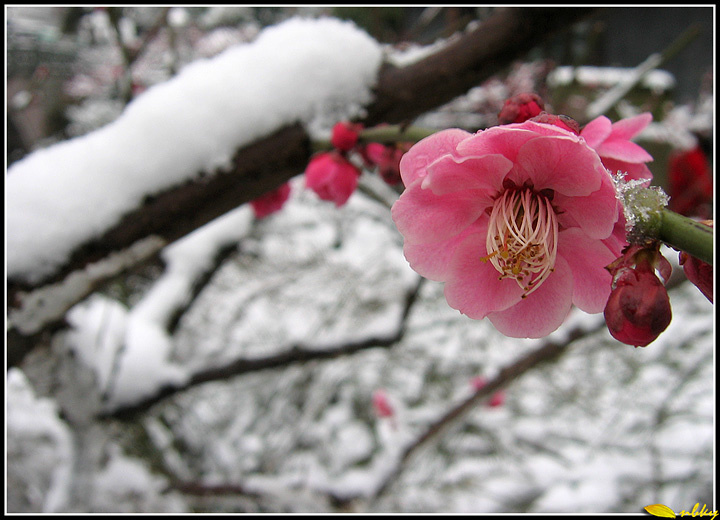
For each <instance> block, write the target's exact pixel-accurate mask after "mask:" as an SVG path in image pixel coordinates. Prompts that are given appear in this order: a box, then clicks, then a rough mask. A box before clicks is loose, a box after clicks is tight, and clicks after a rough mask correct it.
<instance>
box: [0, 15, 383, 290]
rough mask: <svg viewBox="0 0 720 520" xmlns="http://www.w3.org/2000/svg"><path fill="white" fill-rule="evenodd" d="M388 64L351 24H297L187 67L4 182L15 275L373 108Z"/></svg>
mask: <svg viewBox="0 0 720 520" xmlns="http://www.w3.org/2000/svg"><path fill="white" fill-rule="evenodd" d="M381 59H382V48H381V46H380V44H378V43H377V42H376V41H375V40H373V39H372V38H371V37H370V36H368V35H367V34H366V33H364V32H362V31H361V30H359V29H358V28H356V26H354V25H352V24H351V23H349V22H342V21H339V20H336V19H332V18H321V19H303V18H293V19H290V20H288V21H286V22H283V23H281V24H279V25H276V26H273V27H270V28H268V29H266V30H265V31H263V32H262V33H261V34H260V35H259V37H258V38H257V40H255V41H254V42H253V43H250V44H241V45H237V46H234V47H231V48H229V49H227V50H226V51H224V52H223V53H221V54H220V55H218V56H216V57H214V58H211V59H207V60H200V61H197V62H193V63H191V64H189V65H188V66H186V67H185V68H184V69H182V70H181V72H180V73H179V74H178V75H177V76H176V77H175V78H173V79H172V80H170V81H167V82H166V83H162V84H159V85H157V86H155V87H153V88H151V89H149V90H148V91H146V92H145V93H143V94H142V95H140V96H139V97H138V98H136V99H135V100H134V101H133V102H131V103H130V104H129V105H128V106H127V108H126V110H125V111H124V112H123V114H122V115H121V116H120V117H119V118H118V119H117V120H115V121H114V122H112V123H110V124H108V125H107V126H105V127H103V128H101V129H99V130H97V131H95V132H92V133H90V134H87V135H84V136H81V137H77V138H74V139H71V140H69V141H65V142H63V143H59V144H57V145H54V146H51V147H49V148H46V149H43V150H39V151H36V152H35V153H33V154H31V155H29V156H28V157H26V158H24V159H23V160H21V161H18V162H17V163H15V164H13V165H12V167H11V168H9V170H8V174H7V179H6V218H7V255H8V256H7V265H8V272H7V274H8V277H11V278H22V279H25V280H27V281H29V282H33V281H37V280H38V279H41V278H42V277H43V276H46V275H48V274H50V273H52V272H53V270H54V269H56V268H57V267H58V266H59V265H62V264H63V262H65V260H66V259H67V257H68V255H69V254H70V253H71V252H72V251H73V249H74V248H75V247H76V246H77V245H78V244H81V243H83V242H85V241H87V240H90V239H92V238H95V237H98V236H100V235H102V233H103V232H104V231H105V230H106V229H108V228H109V227H111V226H112V225H113V224H115V223H116V222H118V220H119V219H120V218H121V217H122V215H123V214H125V213H126V212H128V211H130V210H132V209H134V208H136V207H138V206H139V205H140V204H141V203H142V201H143V199H144V197H145V196H147V195H150V194H154V193H157V192H160V191H162V190H166V189H168V188H171V187H173V186H176V185H179V184H182V183H183V182H185V181H187V180H189V179H192V178H194V177H195V176H197V175H198V174H199V173H201V172H206V173H207V172H213V171H215V170H216V169H218V168H222V167H223V166H224V165H226V164H227V163H228V161H229V160H230V158H231V157H232V154H233V153H234V152H235V151H236V150H237V149H238V148H239V147H241V146H243V145H245V144H248V143H250V142H252V141H254V140H256V139H258V138H261V137H263V136H265V135H268V134H270V133H271V132H273V131H275V130H277V129H278V128H281V127H282V126H284V125H287V124H291V123H294V122H297V121H302V122H304V123H307V124H308V125H310V126H312V124H316V121H317V119H318V118H319V119H323V118H325V119H328V118H329V115H328V112H331V113H333V114H334V117H336V118H337V119H339V118H341V117H350V116H351V115H353V114H354V113H356V112H357V111H358V110H359V109H360V107H361V106H362V105H363V104H366V103H368V102H369V101H370V99H371V91H370V88H371V87H372V85H373V84H374V82H375V80H376V76H377V71H378V68H379V66H380V63H381ZM298 173H300V172H298Z"/></svg>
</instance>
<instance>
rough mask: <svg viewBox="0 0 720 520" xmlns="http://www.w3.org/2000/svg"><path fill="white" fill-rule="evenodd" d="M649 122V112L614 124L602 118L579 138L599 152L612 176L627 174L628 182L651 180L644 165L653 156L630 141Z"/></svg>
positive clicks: (649, 173) (596, 119)
mask: <svg viewBox="0 0 720 520" xmlns="http://www.w3.org/2000/svg"><path fill="white" fill-rule="evenodd" d="M650 121H652V114H650V113H649V112H645V113H643V114H640V115H637V116H634V117H629V118H627V119H621V120H620V121H617V122H615V123H612V122H611V121H610V119H608V118H607V117H605V116H599V117H596V118H595V119H593V120H592V121H590V122H589V123H588V124H586V125H585V126H584V127H583V129H582V130H581V131H580V135H581V136H582V137H583V138H584V139H585V142H586V143H587V144H588V146H590V147H591V148H592V149H594V150H595V151H596V152H597V154H598V155H599V156H600V159H602V162H603V165H605V167H606V168H607V169H608V170H610V172H611V173H612V174H616V173H617V172H618V171H620V172H623V173H625V174H626V176H625V178H626V179H627V180H638V179H647V180H648V181H649V180H651V179H652V172H651V171H650V169H649V168H648V167H647V165H646V164H645V163H646V162H649V161H652V160H653V158H652V155H650V154H649V153H647V151H645V149H644V148H642V147H641V146H640V145H638V144H636V143H634V142H632V141H631V139H632V138H633V137H635V136H636V135H638V134H639V133H640V132H642V131H643V130H644V129H645V127H646V126H647V125H649V124H650Z"/></svg>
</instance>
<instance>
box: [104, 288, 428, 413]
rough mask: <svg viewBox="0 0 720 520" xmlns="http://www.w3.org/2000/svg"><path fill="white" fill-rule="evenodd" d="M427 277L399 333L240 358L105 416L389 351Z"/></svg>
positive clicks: (407, 305)
mask: <svg viewBox="0 0 720 520" xmlns="http://www.w3.org/2000/svg"><path fill="white" fill-rule="evenodd" d="M424 281H425V279H424V278H418V281H417V283H416V284H415V285H414V286H413V287H411V288H410V289H409V290H408V292H407V293H406V295H405V301H404V305H403V312H402V314H401V316H400V320H399V324H398V327H397V330H396V331H395V332H394V333H393V334H391V335H389V336H379V337H370V338H366V339H362V340H357V341H350V342H348V343H344V344H340V345H333V346H329V347H326V348H322V349H320V348H315V347H310V346H308V345H302V344H296V345H292V346H290V347H288V348H286V349H284V350H283V351H282V352H279V353H278V354H274V355H272V356H267V357H264V358H257V359H242V358H240V359H237V360H235V361H231V362H229V363H228V364H226V365H223V366H218V367H211V368H206V369H204V370H200V371H198V372H197V373H195V374H194V375H193V376H192V377H191V378H190V380H189V381H188V382H187V383H186V384H185V385H183V386H166V387H164V388H162V389H160V390H159V391H158V392H157V393H156V394H155V395H152V396H149V397H148V398H147V399H145V400H144V401H142V402H139V403H135V404H133V405H128V406H124V407H121V408H115V409H113V410H110V411H107V412H105V413H103V414H102V415H103V416H104V417H113V418H116V419H123V420H128V419H130V418H132V417H134V416H135V415H136V414H138V413H142V412H144V411H146V410H148V409H149V408H150V407H151V406H154V405H155V404H157V403H159V402H160V401H162V400H164V399H166V398H168V397H171V396H173V395H175V394H177V393H178V392H182V391H184V390H187V389H188V388H192V387H194V386H197V385H201V384H203V383H209V382H212V381H224V380H227V379H230V378H233V377H237V376H240V375H243V374H246V373H248V372H257V371H260V370H269V369H274V368H281V367H285V366H288V365H292V364H296V363H307V362H309V361H317V360H323V359H335V358H338V357H342V356H348V355H351V354H354V353H356V352H359V351H361V350H365V349H369V348H389V347H392V346H393V345H395V344H396V343H398V342H399V341H400V340H402V338H403V337H404V336H405V332H406V324H407V318H408V316H409V314H410V311H411V309H412V307H413V305H414V304H415V301H416V300H417V298H418V294H419V292H420V289H421V287H422V285H423V283H424Z"/></svg>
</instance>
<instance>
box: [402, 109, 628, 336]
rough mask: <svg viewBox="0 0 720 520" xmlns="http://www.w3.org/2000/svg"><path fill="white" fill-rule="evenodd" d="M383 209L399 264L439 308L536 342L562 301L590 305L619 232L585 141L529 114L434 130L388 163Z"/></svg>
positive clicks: (600, 301) (597, 307)
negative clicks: (431, 283) (389, 202)
mask: <svg viewBox="0 0 720 520" xmlns="http://www.w3.org/2000/svg"><path fill="white" fill-rule="evenodd" d="M400 173H401V176H402V180H403V183H404V184H405V187H406V189H405V191H404V193H403V194H402V195H401V196H400V198H399V199H398V200H397V201H396V202H395V204H394V205H393V208H392V217H393V220H394V221H395V224H396V226H397V228H398V230H399V231H400V233H401V234H402V235H403V236H404V253H405V257H406V259H407V260H408V262H409V263H410V266H411V267H412V268H413V269H414V270H415V271H417V272H418V273H419V274H421V275H423V276H425V277H426V278H429V279H431V280H435V281H440V282H444V283H445V288H444V291H445V297H446V300H447V302H448V304H449V305H450V306H451V307H453V308H454V309H457V310H459V311H460V312H462V313H463V314H466V315H467V316H469V317H470V318H474V319H483V318H485V317H487V318H488V319H489V320H490V321H491V322H492V323H493V325H495V327H496V328H497V329H498V330H499V331H500V332H502V333H504V334H506V335H508V336H512V337H531V338H539V337H543V336H546V335H548V334H549V333H551V332H552V331H554V330H555V329H557V328H558V327H559V326H560V325H561V324H562V322H563V321H564V319H565V318H566V316H567V314H568V313H569V311H570V309H571V306H572V304H575V305H576V306H578V307H579V308H580V309H582V310H584V311H586V312H589V313H598V312H602V310H603V309H604V307H605V303H606V302H607V298H608V296H609V294H610V285H611V276H610V274H609V272H608V271H606V270H605V269H604V267H605V266H606V265H608V264H609V263H610V262H612V261H613V260H614V259H615V258H616V254H614V253H613V252H612V251H611V249H610V248H609V247H608V246H607V245H606V244H605V243H604V242H603V240H604V239H608V238H610V237H611V235H612V233H613V232H614V231H616V230H617V229H619V228H618V227H616V222H617V221H618V217H619V214H620V207H619V204H618V202H617V199H616V195H615V189H614V185H613V180H612V177H611V176H610V174H609V173H608V171H607V170H606V169H605V168H604V166H603V164H602V162H601V160H600V157H599V156H598V154H597V153H596V152H595V151H594V150H593V149H592V148H590V147H589V146H587V145H586V144H585V141H584V140H583V139H582V138H580V137H579V136H577V135H575V134H574V133H572V132H569V131H566V130H564V129H562V128H560V127H558V126H555V125H549V124H544V123H537V122H534V121H526V122H524V123H519V124H509V125H502V126H496V127H492V128H489V129H487V130H482V131H480V132H478V133H476V134H471V133H469V132H466V131H463V130H459V129H449V130H443V131H441V132H438V133H436V134H433V135H431V136H430V137H427V138H425V139H423V140H422V141H419V142H418V143H417V144H416V145H415V146H413V147H412V148H411V149H410V150H409V151H408V152H407V153H406V154H405V155H404V156H403V158H402V160H401V161H400Z"/></svg>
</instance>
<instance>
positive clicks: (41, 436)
mask: <svg viewBox="0 0 720 520" xmlns="http://www.w3.org/2000/svg"><path fill="white" fill-rule="evenodd" d="M5 390H6V395H7V396H9V399H7V401H6V403H7V409H6V413H7V415H6V420H7V423H6V428H7V430H6V441H7V453H6V456H7V457H8V459H7V460H8V466H9V470H10V472H11V473H12V474H14V475H18V474H19V475H22V477H21V478H22V483H21V482H17V481H15V482H13V484H14V487H15V490H16V492H17V491H19V490H20V489H22V491H23V492H24V493H25V494H26V495H28V498H29V499H30V501H32V500H33V499H35V500H37V498H38V497H41V500H40V502H41V503H42V510H43V512H46V513H54V512H58V511H61V510H63V509H64V508H67V507H68V505H69V504H68V503H67V497H68V493H69V487H70V485H71V472H72V460H73V456H74V453H73V445H72V438H71V434H70V430H69V428H68V427H67V425H66V424H65V423H64V422H63V421H61V420H60V418H59V417H58V410H57V406H56V405H55V402H54V401H53V400H51V399H48V398H43V397H37V396H36V395H35V392H34V391H33V388H32V386H31V384H30V382H29V381H28V379H27V377H26V376H25V374H24V373H23V372H22V371H20V370H19V369H17V368H11V369H10V370H8V373H7V380H6V386H5ZM18 461H20V463H21V464H22V469H21V471H20V473H17V472H15V471H13V469H14V467H13V464H18Z"/></svg>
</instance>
